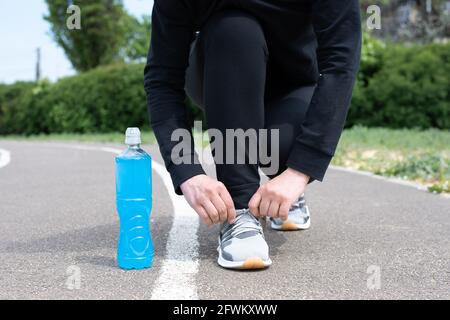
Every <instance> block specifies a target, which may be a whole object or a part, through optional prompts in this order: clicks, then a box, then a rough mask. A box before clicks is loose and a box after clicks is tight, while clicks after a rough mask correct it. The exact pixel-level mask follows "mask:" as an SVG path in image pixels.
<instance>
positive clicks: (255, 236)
mask: <svg viewBox="0 0 450 320" xmlns="http://www.w3.org/2000/svg"><path fill="white" fill-rule="evenodd" d="M217 251H219V259H218V260H217V262H218V263H219V265H220V266H222V267H224V268H228V269H262V268H266V267H268V266H270V265H271V264H272V261H271V260H270V258H269V247H268V246H267V242H266V240H265V239H264V234H263V230H262V227H261V224H260V223H259V221H258V219H257V218H255V217H254V216H253V215H252V214H251V213H250V211H249V210H248V209H240V210H236V221H235V223H233V224H229V223H224V224H223V225H222V230H221V231H220V236H219V247H218V248H217Z"/></svg>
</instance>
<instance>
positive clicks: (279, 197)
mask: <svg viewBox="0 0 450 320" xmlns="http://www.w3.org/2000/svg"><path fill="white" fill-rule="evenodd" d="M308 181H309V176H307V175H305V174H303V173H301V172H299V171H296V170H294V169H291V168H288V169H286V170H285V171H284V172H283V173H282V174H280V175H279V176H277V177H276V178H273V179H272V180H270V181H269V182H267V183H265V184H264V185H262V186H261V187H260V188H259V189H258V191H256V193H255V194H254V195H253V197H252V198H251V199H250V202H249V203H248V206H249V208H250V212H251V213H253V215H255V216H256V217H264V216H269V217H272V218H281V219H282V220H286V219H287V218H288V213H289V209H290V208H291V206H292V204H293V203H294V201H296V200H297V199H298V198H299V197H300V195H301V194H302V193H303V192H304V191H305V188H306V185H307V184H308Z"/></svg>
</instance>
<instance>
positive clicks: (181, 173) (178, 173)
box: [168, 163, 206, 196]
mask: <svg viewBox="0 0 450 320" xmlns="http://www.w3.org/2000/svg"><path fill="white" fill-rule="evenodd" d="M168 171H169V173H170V176H171V178H172V183H173V188H174V190H175V193H176V194H177V195H180V196H181V195H183V192H181V188H180V186H181V184H182V183H183V182H185V181H186V180H188V179H190V178H192V177H194V176H197V175H199V174H206V173H205V171H204V170H203V168H202V165H201V164H197V163H192V164H185V163H182V164H177V165H175V164H173V165H172V166H171V167H170V168H169V170H168Z"/></svg>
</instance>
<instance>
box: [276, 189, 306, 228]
mask: <svg viewBox="0 0 450 320" xmlns="http://www.w3.org/2000/svg"><path fill="white" fill-rule="evenodd" d="M270 221H271V223H270V226H271V228H272V229H274V230H281V231H295V230H305V229H308V228H309V227H310V226H311V217H310V214H309V208H308V206H307V205H306V203H305V195H304V194H302V195H301V196H300V198H299V199H298V200H297V201H295V202H294V204H293V205H292V207H291V209H290V210H289V214H288V218H287V220H285V221H283V220H281V219H278V218H277V219H270Z"/></svg>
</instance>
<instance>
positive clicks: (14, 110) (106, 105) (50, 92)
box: [0, 35, 450, 134]
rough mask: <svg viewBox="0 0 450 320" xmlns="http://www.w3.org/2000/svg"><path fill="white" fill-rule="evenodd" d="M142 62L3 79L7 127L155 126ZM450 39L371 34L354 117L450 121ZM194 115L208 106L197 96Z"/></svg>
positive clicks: (375, 122) (22, 130) (369, 122)
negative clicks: (26, 79)
mask: <svg viewBox="0 0 450 320" xmlns="http://www.w3.org/2000/svg"><path fill="white" fill-rule="evenodd" d="M143 69H144V66H143V65H141V64H129V65H124V64H119V65H112V66H107V67H100V68H97V69H95V70H93V71H89V72H87V73H83V74H80V75H77V76H73V77H68V78H64V79H62V80H60V81H58V82H57V83H54V84H51V83H48V82H45V81H44V82H39V83H37V84H35V83H16V84H13V85H0V134H40V133H58V132H78V133H87V132H112V131H123V130H124V129H125V128H126V127H128V126H139V127H143V128H144V129H145V128H148V118H147V111H146V98H145V92H144V88H143ZM449 75H450V44H430V45H426V46H418V45H413V46H404V45H403V46H402V45H398V44H385V43H383V42H381V41H379V40H375V39H373V38H370V37H368V36H367V35H365V36H364V45H363V51H362V59H361V67H360V72H359V74H358V77H357V82H356V86H355V90H354V94H353V99H352V106H351V108H350V111H349V115H348V121H347V127H351V126H353V125H364V126H377V127H379V126H382V127H391V128H400V127H406V128H412V127H418V128H429V127H435V128H440V129H450V76H449ZM187 106H188V108H189V110H190V114H191V115H192V118H193V119H202V113H201V112H200V111H199V109H198V108H197V107H195V105H194V104H193V103H192V102H191V101H189V100H188V101H187Z"/></svg>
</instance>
